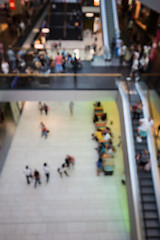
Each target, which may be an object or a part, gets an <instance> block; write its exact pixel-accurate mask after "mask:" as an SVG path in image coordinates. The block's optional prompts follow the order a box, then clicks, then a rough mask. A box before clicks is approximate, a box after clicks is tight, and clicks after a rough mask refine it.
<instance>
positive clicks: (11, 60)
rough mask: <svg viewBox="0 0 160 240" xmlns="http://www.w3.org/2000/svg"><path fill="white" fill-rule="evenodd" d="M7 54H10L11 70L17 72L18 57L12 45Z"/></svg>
mask: <svg viewBox="0 0 160 240" xmlns="http://www.w3.org/2000/svg"><path fill="white" fill-rule="evenodd" d="M7 54H8V60H9V63H10V65H11V70H12V72H13V71H14V70H16V67H17V66H16V56H15V53H14V51H13V50H12V47H11V45H9V47H8V51H7Z"/></svg>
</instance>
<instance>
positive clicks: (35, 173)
mask: <svg viewBox="0 0 160 240" xmlns="http://www.w3.org/2000/svg"><path fill="white" fill-rule="evenodd" d="M34 179H35V182H34V187H35V188H36V187H37V183H39V185H40V184H41V176H40V173H39V172H38V171H37V170H36V169H35V171H34Z"/></svg>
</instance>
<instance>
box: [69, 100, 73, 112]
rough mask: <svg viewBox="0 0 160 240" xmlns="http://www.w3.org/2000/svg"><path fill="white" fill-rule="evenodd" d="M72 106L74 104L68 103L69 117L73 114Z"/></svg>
mask: <svg viewBox="0 0 160 240" xmlns="http://www.w3.org/2000/svg"><path fill="white" fill-rule="evenodd" d="M73 105H74V103H73V102H70V104H69V110H70V114H71V115H72V114H73Z"/></svg>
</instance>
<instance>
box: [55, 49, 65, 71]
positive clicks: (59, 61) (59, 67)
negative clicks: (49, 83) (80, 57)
mask: <svg viewBox="0 0 160 240" xmlns="http://www.w3.org/2000/svg"><path fill="white" fill-rule="evenodd" d="M55 63H56V73H60V72H63V68H62V56H61V55H59V52H57V56H56V57H55Z"/></svg>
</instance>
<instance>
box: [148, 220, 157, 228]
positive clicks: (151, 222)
mask: <svg viewBox="0 0 160 240" xmlns="http://www.w3.org/2000/svg"><path fill="white" fill-rule="evenodd" d="M146 227H147V228H159V221H158V219H157V220H147V221H146Z"/></svg>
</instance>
